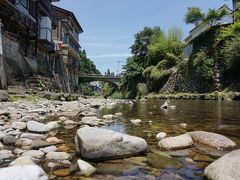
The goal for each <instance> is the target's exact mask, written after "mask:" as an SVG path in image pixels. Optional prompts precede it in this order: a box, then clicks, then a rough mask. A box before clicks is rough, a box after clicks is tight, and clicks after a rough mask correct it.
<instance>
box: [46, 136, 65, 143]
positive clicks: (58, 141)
mask: <svg viewBox="0 0 240 180" xmlns="http://www.w3.org/2000/svg"><path fill="white" fill-rule="evenodd" d="M46 141H47V142H48V143H50V144H62V143H64V140H62V139H58V138H57V137H49V138H47V139H46Z"/></svg>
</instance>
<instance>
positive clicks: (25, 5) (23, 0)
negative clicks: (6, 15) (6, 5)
mask: <svg viewBox="0 0 240 180" xmlns="http://www.w3.org/2000/svg"><path fill="white" fill-rule="evenodd" d="M20 3H21V4H22V5H23V6H24V7H25V8H26V9H28V0H20Z"/></svg>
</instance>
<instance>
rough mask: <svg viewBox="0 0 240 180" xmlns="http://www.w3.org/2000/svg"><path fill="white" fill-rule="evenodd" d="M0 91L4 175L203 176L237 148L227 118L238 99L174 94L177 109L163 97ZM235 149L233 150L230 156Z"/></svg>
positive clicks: (115, 179) (0, 170) (116, 179)
mask: <svg viewBox="0 0 240 180" xmlns="http://www.w3.org/2000/svg"><path fill="white" fill-rule="evenodd" d="M43 94H44V95H43ZM7 97H8V98H7ZM43 97H45V98H43ZM54 97H55V98H54ZM70 97H72V98H70ZM73 97H74V98H73ZM1 98H2V99H3V100H5V101H6V102H0V159H1V161H0V176H1V177H4V178H5V177H6V178H5V179H7V178H9V175H13V176H15V177H16V176H19V177H20V176H21V174H24V178H25V177H26V174H25V173H27V176H28V177H29V178H28V179H29V180H35V179H36V180H39V179H44V178H45V179H60V180H62V179H63V180H67V179H85V178H86V176H87V179H89V180H98V179H109V180H123V179H124V180H125V179H131V180H132V179H133V180H135V179H144V180H145V179H148V180H154V179H156V178H157V179H160V180H161V179H179V180H182V179H202V176H203V174H204V169H205V168H206V167H208V166H209V164H211V163H212V162H214V161H215V160H217V159H218V158H220V157H222V156H224V157H225V158H226V160H224V159H223V160H222V161H223V164H228V163H226V162H228V161H232V160H234V158H232V155H231V154H230V155H229V156H230V157H228V156H225V155H226V154H228V153H231V150H234V149H239V147H240V139H239V135H238V132H239V125H238V124H237V125H233V124H236V123H238V121H236V120H235V119H237V117H235V119H234V120H235V121H234V120H232V119H231V118H230V120H232V121H231V123H230V124H229V119H227V120H226V118H227V117H229V116H230V115H233V116H235V115H236V114H238V107H239V102H221V103H220V104H219V103H218V102H217V103H218V104H216V102H214V101H204V103H203V102H202V101H198V100H195V101H175V102H174V101H173V102H174V103H176V104H175V105H176V107H177V108H176V109H169V110H163V109H161V108H160V106H161V104H162V103H163V102H164V100H156V101H144V102H143V101H130V100H111V99H104V98H89V97H78V96H77V95H76V96H75V95H70V94H61V93H60V94H56V93H36V94H30V93H29V94H27V95H19V94H15V95H14V96H13V95H10V96H9V95H8V94H6V93H5V95H4V93H2V95H1V96H0V99H1ZM53 99H55V100H53ZM226 107H227V108H228V110H227V111H225V109H226ZM199 109H201V111H199ZM226 113H227V114H226ZM198 117H201V118H198ZM216 119H217V122H216ZM225 120H226V121H225ZM225 123H227V124H225ZM199 131H200V132H199ZM211 132H214V133H211ZM215 133H219V134H215ZM223 135H224V136H223ZM209 139H210V140H209ZM199 142H200V144H199ZM201 143H202V144H201ZM235 154H236V155H235ZM238 154H239V151H237V152H234V151H233V155H234V156H233V157H235V156H238ZM215 162H216V161H215ZM239 162H240V161H239ZM233 163H234V162H233ZM26 165H27V166H26ZM229 166H231V164H229ZM208 169H209V168H208ZM214 171H215V172H216V174H218V173H219V172H221V170H220V169H219V168H215V169H214ZM235 171H237V169H233V173H234V172H235ZM211 172H212V171H211ZM228 172H231V170H228ZM17 174H20V175H17ZM205 175H206V176H209V177H211V175H210V174H209V173H207V171H206V174H205ZM33 176H34V177H35V178H32V177H33ZM88 176H91V178H90V177H88ZM221 176H223V175H221ZM20 178H21V177H20ZM28 179H27V180H28ZM225 179H227V178H225Z"/></svg>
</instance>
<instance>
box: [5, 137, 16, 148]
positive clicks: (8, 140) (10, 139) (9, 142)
mask: <svg viewBox="0 0 240 180" xmlns="http://www.w3.org/2000/svg"><path fill="white" fill-rule="evenodd" d="M16 141H17V138H15V137H14V136H11V135H7V136H5V137H4V138H3V143H4V144H5V145H12V146H14V145H15V143H16Z"/></svg>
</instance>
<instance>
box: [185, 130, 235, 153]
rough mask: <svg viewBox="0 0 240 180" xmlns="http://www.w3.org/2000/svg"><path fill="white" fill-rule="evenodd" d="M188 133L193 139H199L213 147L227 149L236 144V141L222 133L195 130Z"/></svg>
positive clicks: (200, 141) (198, 140)
mask: <svg viewBox="0 0 240 180" xmlns="http://www.w3.org/2000/svg"><path fill="white" fill-rule="evenodd" d="M188 134H189V135H190V136H191V137H192V139H193V141H197V142H199V143H202V144H206V145H209V146H212V147H216V148H225V149H226V148H232V147H234V146H236V143H235V142H233V141H232V140H231V139H229V138H227V137H225V136H223V135H220V134H216V133H212V132H206V131H194V132H190V133H188Z"/></svg>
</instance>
